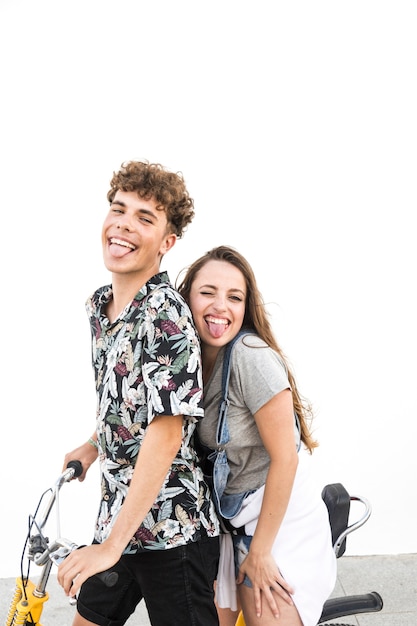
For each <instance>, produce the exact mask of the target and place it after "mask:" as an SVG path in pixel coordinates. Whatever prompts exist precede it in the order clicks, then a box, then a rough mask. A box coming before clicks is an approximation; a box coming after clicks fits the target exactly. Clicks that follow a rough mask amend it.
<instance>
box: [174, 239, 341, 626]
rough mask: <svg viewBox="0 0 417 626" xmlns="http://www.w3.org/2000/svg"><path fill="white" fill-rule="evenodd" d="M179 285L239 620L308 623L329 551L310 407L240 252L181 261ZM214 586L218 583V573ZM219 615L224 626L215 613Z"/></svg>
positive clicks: (331, 570) (315, 614)
mask: <svg viewBox="0 0 417 626" xmlns="http://www.w3.org/2000/svg"><path fill="white" fill-rule="evenodd" d="M179 291H180V293H181V294H182V295H183V296H184V297H185V299H186V300H187V302H188V304H189V305H190V308H191V311H192V314H193V317H194V321H195V324H196V326H197V330H198V332H199V335H200V339H201V346H202V358H203V381H204V410H205V418H204V419H203V420H201V422H200V425H199V427H198V434H199V438H200V441H201V443H202V444H203V445H204V446H207V447H208V448H210V449H212V450H215V449H216V448H217V449H218V452H216V453H215V454H217V455H219V454H222V452H221V450H223V449H224V450H225V455H226V457H227V464H228V469H227V471H229V474H228V477H227V481H226V486H225V489H224V492H223V493H221V491H222V490H221V488H220V486H219V484H216V482H217V477H216V471H215V474H214V491H215V492H216V493H217V496H218V500H217V507H218V509H219V513H220V514H221V515H222V517H223V519H224V521H225V525H226V528H228V529H229V530H230V529H233V528H238V529H239V530H237V531H235V533H233V532H232V533H231V534H230V535H229V540H230V539H231V540H232V541H233V549H234V550H233V551H234V560H235V565H236V573H237V579H236V583H237V595H238V600H239V604H240V606H241V607H242V611H243V615H244V619H245V623H246V625H247V626H252V625H254V624H257V625H259V624H262V626H268V625H269V624H276V623H277V621H276V620H277V617H278V616H279V624H280V626H301V625H302V626H315V625H316V624H317V621H318V620H319V617H320V615H321V611H322V608H323V604H324V602H325V601H326V599H327V598H328V596H329V595H330V593H331V591H332V589H333V587H334V584H335V581H336V557H335V555H334V551H333V548H332V544H331V532H330V526H329V520H328V514H327V509H326V506H325V504H324V502H323V501H322V499H321V494H320V491H319V490H318V489H317V488H316V486H315V485H314V483H312V482H311V479H310V473H311V472H310V468H309V464H308V460H309V456H310V455H309V453H311V452H312V450H313V449H314V448H315V447H316V446H317V442H315V441H314V440H313V438H312V436H311V433H310V430H309V422H310V418H311V415H312V414H311V408H310V405H309V404H308V403H306V402H305V401H304V400H303V399H302V397H301V396H300V394H299V392H298V389H297V386H296V383H295V380H294V377H293V375H292V373H291V370H290V368H289V367H288V363H287V362H286V360H285V357H284V355H283V353H282V350H281V349H280V347H279V345H278V344H277V342H276V340H275V338H274V336H273V332H272V330H271V326H270V323H269V321H268V318H267V313H266V310H265V306H264V303H263V300H262V296H261V294H260V292H259V290H258V287H257V284H256V280H255V276H254V273H253V270H252V268H251V267H250V265H249V263H248V262H247V261H246V259H245V258H244V257H243V256H242V255H241V254H239V253H238V252H237V251H236V250H234V249H233V248H230V247H227V246H220V247H217V248H214V249H213V250H211V251H210V252H208V253H207V254H205V255H204V256H202V257H201V258H200V259H198V260H197V261H195V262H194V263H193V264H192V265H191V266H190V267H189V268H188V270H187V272H186V275H185V277H184V279H183V280H182V282H181V284H180V286H179ZM242 328H244V329H246V330H249V331H250V334H246V335H245V336H243V337H239V338H238V339H237V341H236V342H235V345H234V347H233V352H232V355H231V370H230V381H229V390H228V400H229V407H228V414H227V423H228V434H229V441H228V443H226V444H225V445H224V446H218V441H219V439H218V438H217V439H216V432H217V423H218V411H219V404H220V401H221V396H222V383H221V381H222V365H223V358H224V355H225V347H226V346H227V344H229V343H230V341H231V340H232V339H233V338H235V337H236V335H237V334H238V333H239V331H241V329H242ZM217 458H218V456H217ZM236 533H237V534H236ZM217 585H218V587H219V585H223V579H222V576H221V573H220V571H219V578H218V581H217ZM217 591H218V592H219V591H221V593H220V594H219V593H218V604H219V606H220V607H222V606H223V607H226V606H229V607H231V608H232V609H236V603H235V602H234V601H233V598H232V599H231V601H226V603H225V601H224V600H223V598H224V595H225V594H224V593H223V591H222V590H221V589H220V590H219V588H218V589H217ZM226 596H227V594H226ZM219 598H222V600H221V601H220V600H219ZM220 616H221V623H222V626H223V625H224V624H226V618H225V617H224V612H223V615H222V611H220ZM233 619H234V618H233ZM229 620H230V618H229ZM228 623H230V621H229V622H228Z"/></svg>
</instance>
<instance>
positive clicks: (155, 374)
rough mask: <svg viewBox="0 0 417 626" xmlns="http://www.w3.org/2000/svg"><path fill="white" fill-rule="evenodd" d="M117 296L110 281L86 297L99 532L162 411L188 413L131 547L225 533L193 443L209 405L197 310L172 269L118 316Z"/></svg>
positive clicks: (98, 535) (98, 534) (158, 546)
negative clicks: (112, 304) (110, 307)
mask: <svg viewBox="0 0 417 626" xmlns="http://www.w3.org/2000/svg"><path fill="white" fill-rule="evenodd" d="M111 298H112V288H111V286H106V287H101V288H100V289H98V290H97V291H96V292H95V293H94V294H93V296H92V297H91V298H90V299H89V300H88V301H87V303H86V308H87V313H88V316H89V319H90V325H91V332H92V360H93V368H94V372H95V378H96V390H97V436H98V439H97V441H98V451H99V460H100V471H101V491H102V495H101V504H100V509H99V514H98V518H97V523H96V531H95V539H96V540H97V541H99V542H102V541H104V539H106V537H107V536H108V535H109V533H110V530H111V528H112V524H113V523H114V521H115V519H116V516H117V514H118V512H119V511H120V507H121V506H122V504H123V501H124V499H125V497H126V494H127V490H128V488H129V484H130V480H131V478H132V475H133V470H134V467H135V461H136V458H137V455H138V452H139V450H140V446H141V444H142V441H143V438H144V437H145V434H146V429H147V427H148V425H149V424H150V423H151V421H152V420H153V418H154V417H155V416H157V415H183V416H184V420H183V432H182V445H181V448H180V450H179V451H178V454H177V456H176V458H175V459H174V461H173V463H172V466H171V468H170V470H169V472H168V474H167V476H166V478H165V481H164V483H163V485H162V487H161V490H160V492H159V494H158V496H157V499H156V501H155V502H154V505H153V506H152V508H151V510H150V511H149V513H148V514H147V516H146V517H145V519H144V520H143V522H142V524H141V525H140V527H139V528H138V529H137V531H136V533H135V535H134V536H133V537H132V539H131V540H130V542H129V544H128V546H127V547H126V549H125V552H124V553H125V554H133V553H136V552H140V551H143V550H164V549H168V548H172V547H175V546H178V545H184V544H186V543H188V542H191V541H197V540H198V539H200V538H202V537H205V536H215V535H218V534H219V522H218V519H217V516H216V513H215V510H214V506H213V503H212V500H211V499H210V493H209V489H208V487H207V485H206V483H205V482H204V479H203V474H202V471H201V469H200V467H199V465H198V464H197V457H196V453H195V450H194V448H193V446H192V435H193V432H194V429H195V427H196V425H197V422H198V420H199V419H201V418H202V417H203V415H204V412H203V408H202V372H201V356H200V345H199V340H198V336H197V333H196V330H195V327H194V324H193V322H192V318H191V313H190V310H189V308H188V306H187V304H186V303H185V301H184V300H183V299H182V297H181V296H180V295H179V294H178V292H177V291H176V290H175V289H174V288H173V287H172V285H171V284H170V282H169V278H168V275H167V274H166V273H165V272H161V273H159V274H156V275H155V276H154V277H153V278H151V279H150V280H149V281H148V282H147V283H146V285H145V286H144V287H143V288H142V289H141V290H140V291H139V292H138V293H137V295H136V296H135V297H134V299H133V300H132V302H130V304H128V305H127V306H126V308H125V309H124V311H123V312H122V313H121V314H120V315H119V317H118V318H117V319H116V320H115V321H114V322H113V323H110V321H109V320H108V318H107V317H106V315H105V307H106V304H107V303H108V302H109V301H110V300H111ZM155 454H158V451H157V450H155Z"/></svg>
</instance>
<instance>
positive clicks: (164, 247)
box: [159, 233, 177, 256]
mask: <svg viewBox="0 0 417 626" xmlns="http://www.w3.org/2000/svg"><path fill="white" fill-rule="evenodd" d="M176 241H177V235H175V234H174V233H168V235H166V236H165V239H164V240H163V242H162V244H161V248H160V250H159V252H160V253H161V255H162V256H164V254H166V253H167V252H168V251H169V250H171V248H172V247H173V246H174V245H175V243H176Z"/></svg>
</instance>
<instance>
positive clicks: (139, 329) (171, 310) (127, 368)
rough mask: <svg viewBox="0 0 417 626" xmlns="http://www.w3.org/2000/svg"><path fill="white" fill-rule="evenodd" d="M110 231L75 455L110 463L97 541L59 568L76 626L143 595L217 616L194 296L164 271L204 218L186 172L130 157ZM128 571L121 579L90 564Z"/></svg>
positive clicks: (191, 614) (182, 616)
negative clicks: (85, 424)
mask: <svg viewBox="0 0 417 626" xmlns="http://www.w3.org/2000/svg"><path fill="white" fill-rule="evenodd" d="M110 185H111V188H110V190H109V192H108V195H107V197H108V200H109V202H110V210H109V213H108V215H107V217H106V219H105V221H104V224H103V230H102V246H103V256H104V263H105V265H106V268H107V269H108V270H109V271H110V272H111V277H112V282H111V285H110V286H106V287H102V288H100V289H98V290H97V291H96V292H95V293H94V294H93V296H92V297H91V298H90V299H89V300H88V301H87V312H88V315H89V318H90V324H91V331H92V352H93V367H94V371H95V377H96V389H97V402H98V408H97V426H96V431H95V432H94V434H93V435H92V437H90V439H89V441H88V442H86V443H84V444H83V445H82V446H80V447H79V448H77V449H76V450H73V451H72V452H70V453H69V454H67V455H66V457H65V466H66V464H67V463H68V462H69V461H70V460H75V459H78V460H80V461H81V463H82V465H83V473H82V475H81V476H80V480H84V478H85V474H86V472H87V470H88V468H89V467H90V465H91V464H92V463H93V462H94V461H95V459H96V458H97V457H98V458H99V462H100V473H101V486H102V497H101V504H100V510H99V514H98V518H97V523H96V530H95V537H94V542H93V544H92V545H91V546H87V547H84V548H81V549H79V550H76V551H75V552H73V553H72V554H70V555H69V556H68V557H67V558H66V559H65V561H64V562H63V563H62V564H61V566H60V567H59V570H58V581H59V582H60V584H61V585H62V586H63V588H64V590H65V592H66V593H67V594H69V595H71V596H75V595H77V594H78V592H79V594H78V601H77V614H76V616H75V619H74V622H73V626H85V625H88V624H98V625H101V626H111V625H117V626H119V625H122V624H124V623H125V622H126V620H127V619H128V617H129V615H131V613H133V612H134V610H135V608H136V606H137V604H138V603H139V602H140V601H141V600H142V599H145V602H146V605H147V609H148V613H149V616H150V619H151V621H152V624H153V625H156V626H168V625H173V626H174V625H175V626H179V625H181V626H187V625H188V624H190V625H191V624H193V625H200V624H201V625H204V626H211V625H217V624H218V618H217V614H216V609H215V605H214V599H213V581H214V579H215V576H216V571H217V562H218V551H219V546H218V542H219V537H218V535H219V523H218V519H217V517H216V514H215V511H214V507H213V505H212V502H211V500H210V496H209V490H208V487H207V485H206V484H205V482H204V479H203V476H202V472H201V469H200V468H199V467H198V465H197V459H196V454H195V451H194V449H193V447H192V443H191V442H192V435H193V432H194V429H195V426H196V423H197V421H198V420H199V419H200V418H202V417H203V409H202V375H201V361H200V347H199V341H198V337H197V334H196V331H195V328H194V324H193V322H192V319H191V314H190V311H189V309H188V306H187V305H186V303H185V301H184V300H183V299H182V297H181V296H180V295H179V294H178V292H177V291H176V290H175V289H174V288H173V287H172V285H171V284H170V282H169V278H168V275H167V273H166V272H160V263H161V259H162V257H163V256H164V255H165V254H166V253H167V252H168V251H169V250H170V249H171V248H172V247H173V246H174V244H175V242H176V240H177V238H180V237H181V236H182V234H183V232H184V230H185V228H186V227H187V225H188V224H189V223H190V222H191V220H192V218H193V217H194V203H193V201H192V199H191V198H190V197H189V194H188V191H187V189H186V187H185V183H184V179H183V177H182V175H181V174H177V173H172V172H169V171H167V170H166V169H165V168H164V167H162V166H161V165H159V164H150V163H147V162H136V161H133V162H128V163H125V164H123V165H122V167H121V169H120V171H119V172H117V173H115V174H114V175H113V178H112V180H111V183H110ZM108 568H112V570H114V571H116V572H118V574H119V580H118V583H117V584H116V585H115V586H114V587H111V588H108V587H106V586H105V584H104V583H103V582H102V581H101V580H99V579H98V578H97V577H95V576H93V575H94V574H96V573H98V572H101V571H104V570H106V569H108Z"/></svg>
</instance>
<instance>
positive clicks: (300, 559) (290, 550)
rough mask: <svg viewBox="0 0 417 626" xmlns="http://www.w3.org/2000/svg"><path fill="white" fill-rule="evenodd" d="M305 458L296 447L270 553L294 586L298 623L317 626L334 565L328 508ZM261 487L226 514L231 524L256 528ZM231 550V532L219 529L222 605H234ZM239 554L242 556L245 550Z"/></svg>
mask: <svg viewBox="0 0 417 626" xmlns="http://www.w3.org/2000/svg"><path fill="white" fill-rule="evenodd" d="M309 460H310V455H309V454H308V453H307V452H306V451H304V450H301V451H300V453H299V463H298V468H297V473H296V476H295V480H294V485H293V488H292V492H291V497H290V501H289V503H288V507H287V511H286V513H285V516H284V519H283V521H282V524H281V526H280V529H279V531H278V534H277V536H276V539H275V542H274V544H273V548H272V553H273V555H274V558H275V560H276V563H277V565H278V568H279V570H280V572H281V574H282V576H283V578H285V580H286V581H287V582H288V583H289V584H290V585H291V586H292V587H293V589H294V594H293V596H292V598H293V601H294V604H295V606H296V608H297V610H298V613H299V615H300V618H301V621H302V622H303V626H316V624H317V622H318V620H319V618H320V615H321V613H322V610H323V605H324V603H325V601H326V600H327V599H328V597H329V595H330V594H331V592H332V591H333V588H334V585H335V583H336V576H337V565H336V556H335V553H334V550H333V546H332V538H331V530H330V524H329V516H328V512H327V508H326V505H325V503H324V502H323V500H322V498H321V492H320V490H318V489H317V485H316V484H315V483H314V481H312V479H311V467H309ZM263 491H264V488H263V487H261V488H260V489H258V490H257V491H256V492H255V493H253V494H251V495H250V496H248V497H247V498H246V500H245V501H244V504H243V506H242V509H241V511H240V512H239V513H238V515H237V516H236V517H234V518H233V519H232V520H230V521H231V522H232V524H233V526H235V527H236V528H239V527H240V526H243V525H245V530H246V534H247V535H253V534H254V532H255V529H256V525H257V522H258V517H259V511H260V507H261V503H262V498H263ZM230 550H231V537H230V535H229V536H228V535H223V536H222V547H221V557H220V566H219V577H218V580H217V602H218V604H219V606H221V607H223V608H224V607H226V606H227V607H230V608H232V609H236V598H235V590H236V586H235V584H233V583H234V581H233V582H232V581H231V578H230V576H233V578H234V570H233V572H231V570H230V561H232V560H233V559H231V552H230ZM241 558H242V560H243V559H244V558H245V555H244V554H243V555H242V557H241ZM226 570H228V573H227V574H226ZM225 577H226V578H227V579H228V581H226V578H225Z"/></svg>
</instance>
